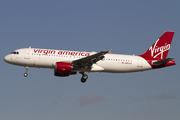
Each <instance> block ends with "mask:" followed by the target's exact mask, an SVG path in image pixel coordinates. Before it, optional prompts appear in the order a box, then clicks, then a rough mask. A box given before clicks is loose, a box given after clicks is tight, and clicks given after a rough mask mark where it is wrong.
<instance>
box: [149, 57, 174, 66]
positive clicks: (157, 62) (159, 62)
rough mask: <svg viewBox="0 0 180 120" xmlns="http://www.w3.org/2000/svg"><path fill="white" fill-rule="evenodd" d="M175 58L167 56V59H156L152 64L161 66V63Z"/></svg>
mask: <svg viewBox="0 0 180 120" xmlns="http://www.w3.org/2000/svg"><path fill="white" fill-rule="evenodd" d="M173 59H174V58H167V59H163V60H159V61H154V62H153V63H152V64H153V65H155V66H159V65H163V64H166V63H167V62H169V61H171V60H173Z"/></svg>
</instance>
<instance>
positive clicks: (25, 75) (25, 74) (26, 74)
mask: <svg viewBox="0 0 180 120" xmlns="http://www.w3.org/2000/svg"><path fill="white" fill-rule="evenodd" d="M25 68H26V72H25V73H24V77H27V76H28V73H27V72H28V69H29V67H27V66H26V67H25Z"/></svg>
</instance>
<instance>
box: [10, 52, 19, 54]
mask: <svg viewBox="0 0 180 120" xmlns="http://www.w3.org/2000/svg"><path fill="white" fill-rule="evenodd" d="M11 54H19V52H12V53H11Z"/></svg>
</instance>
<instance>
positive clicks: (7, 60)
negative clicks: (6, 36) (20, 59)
mask: <svg viewBox="0 0 180 120" xmlns="http://www.w3.org/2000/svg"><path fill="white" fill-rule="evenodd" d="M4 61H5V62H7V63H9V61H10V57H9V55H6V56H5V57H4Z"/></svg>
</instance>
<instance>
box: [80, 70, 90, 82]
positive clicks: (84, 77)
mask: <svg viewBox="0 0 180 120" xmlns="http://www.w3.org/2000/svg"><path fill="white" fill-rule="evenodd" d="M80 74H82V78H81V82H82V83H85V82H86V80H87V79H88V75H87V74H85V73H84V72H81V73H80Z"/></svg>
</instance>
